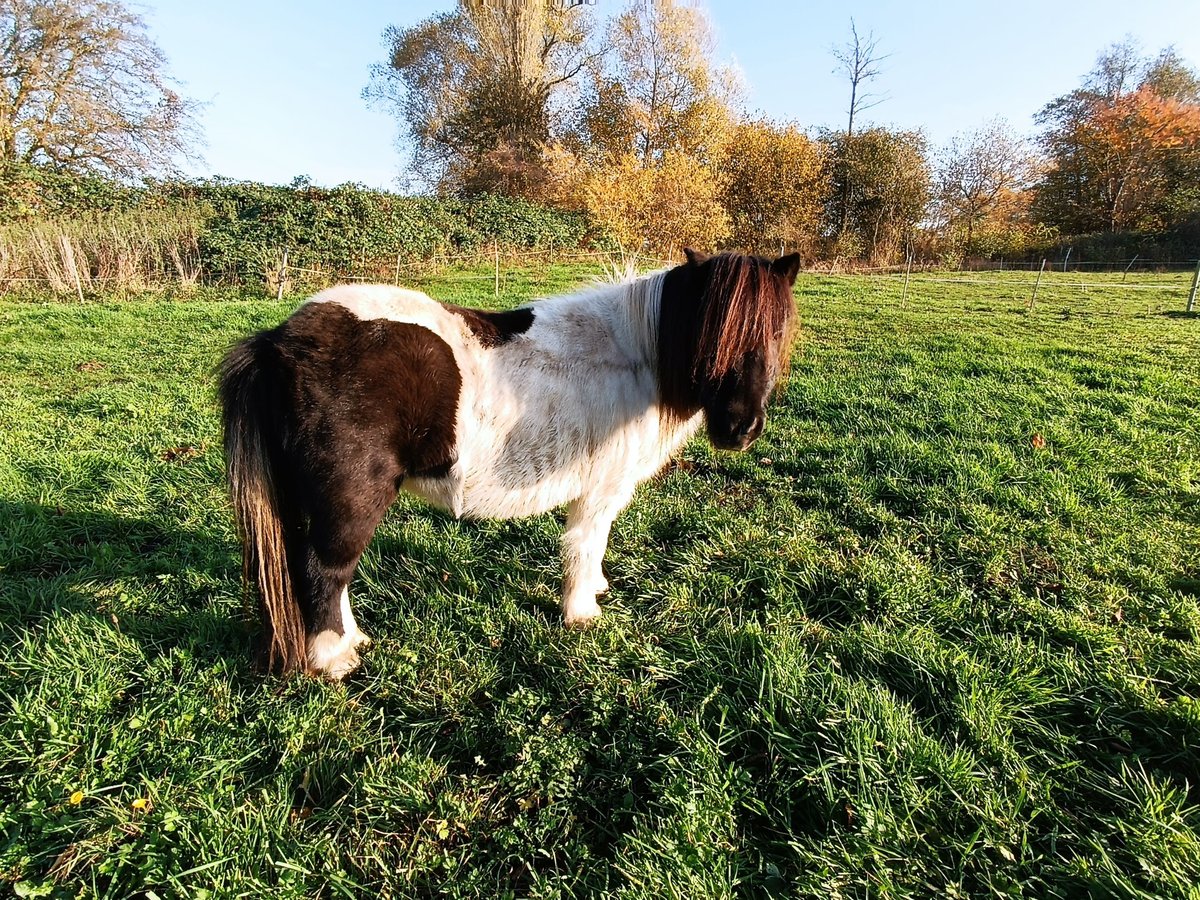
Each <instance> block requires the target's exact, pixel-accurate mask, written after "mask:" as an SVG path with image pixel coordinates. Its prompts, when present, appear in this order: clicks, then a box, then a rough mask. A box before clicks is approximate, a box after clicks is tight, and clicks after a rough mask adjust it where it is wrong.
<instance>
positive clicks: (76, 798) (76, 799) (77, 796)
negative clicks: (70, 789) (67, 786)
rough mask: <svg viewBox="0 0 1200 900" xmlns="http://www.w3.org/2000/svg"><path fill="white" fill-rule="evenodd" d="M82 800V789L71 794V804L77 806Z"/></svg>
mask: <svg viewBox="0 0 1200 900" xmlns="http://www.w3.org/2000/svg"><path fill="white" fill-rule="evenodd" d="M82 802H83V791H76V792H75V793H73V794H72V795H71V805H72V806H78V805H79V804H80V803H82Z"/></svg>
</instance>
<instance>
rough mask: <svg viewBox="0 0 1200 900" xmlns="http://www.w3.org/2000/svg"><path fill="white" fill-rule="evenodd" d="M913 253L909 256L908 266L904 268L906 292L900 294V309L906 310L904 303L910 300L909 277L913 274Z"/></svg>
mask: <svg viewBox="0 0 1200 900" xmlns="http://www.w3.org/2000/svg"><path fill="white" fill-rule="evenodd" d="M912 258H913V255H912V253H909V254H908V264H907V265H906V266H905V267H904V290H903V291H902V292H901V294H900V308H901V309H904V301H905V300H907V299H908V276H909V275H911V274H912Z"/></svg>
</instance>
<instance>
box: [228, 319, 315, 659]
mask: <svg viewBox="0 0 1200 900" xmlns="http://www.w3.org/2000/svg"><path fill="white" fill-rule="evenodd" d="M281 374H282V373H281V372H280V362H279V357H278V355H277V353H276V351H275V346H274V343H273V342H272V340H271V337H270V335H269V333H263V334H258V335H255V336H254V337H251V338H248V339H247V340H245V341H243V342H242V343H240V344H238V345H237V346H236V347H234V348H233V350H231V351H230V352H229V355H228V356H227V357H225V361H224V362H223V363H222V365H221V387H220V399H221V409H222V420H223V424H224V427H225V468H226V472H227V474H228V476H229V490H230V494H231V496H232V499H233V512H234V516H235V518H236V519H237V524H238V532H239V534H240V536H241V539H242V578H243V579H244V581H245V583H246V585H247V586H249V585H251V584H254V585H257V587H258V596H259V600H260V608H261V610H262V622H263V627H264V629H265V634H264V649H265V657H266V666H267V669H268V671H280V672H283V673H287V672H291V671H296V670H303V669H305V668H307V654H306V645H305V628H304V617H303V615H302V614H301V610H300V603H299V601H298V599H297V596H296V586H295V583H294V581H293V579H292V576H291V574H290V572H289V567H288V556H289V554H288V549H289V548H288V546H287V544H288V535H289V533H290V534H292V535H297V534H299V532H300V523H299V522H297V521H294V520H295V519H296V517H297V514H296V512H295V510H294V508H293V507H292V505H291V504H290V503H288V502H287V501H286V499H285V497H286V494H287V492H286V489H285V486H284V484H283V481H284V480H285V478H286V470H285V450H284V443H283V442H284V435H285V434H286V433H287V423H286V422H285V421H284V415H285V412H284V410H285V396H284V391H283V390H281V387H282V385H281Z"/></svg>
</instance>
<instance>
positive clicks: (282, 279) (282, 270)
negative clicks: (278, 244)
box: [275, 247, 288, 301]
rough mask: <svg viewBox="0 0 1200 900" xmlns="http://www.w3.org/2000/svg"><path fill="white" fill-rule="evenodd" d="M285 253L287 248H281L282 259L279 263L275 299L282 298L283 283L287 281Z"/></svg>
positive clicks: (280, 299) (279, 299)
mask: <svg viewBox="0 0 1200 900" xmlns="http://www.w3.org/2000/svg"><path fill="white" fill-rule="evenodd" d="M287 253H288V248H287V247H284V248H283V260H282V261H281V262H280V263H279V289H278V290H277V291H276V292H275V299H276V300H278V301H282V300H283V283H284V282H285V281H287Z"/></svg>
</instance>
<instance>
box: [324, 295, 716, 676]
mask: <svg viewBox="0 0 1200 900" xmlns="http://www.w3.org/2000/svg"><path fill="white" fill-rule="evenodd" d="M662 278H663V274H662V273H658V274H655V275H651V276H647V277H645V278H641V279H638V280H635V281H629V282H625V283H622V284H615V285H603V286H599V287H595V288H591V289H588V290H584V291H581V292H579V293H576V294H571V295H567V296H563V297H556V298H553V299H550V300H543V301H539V302H536V303H534V304H532V306H531V309H532V310H533V312H534V318H533V324H532V325H531V326H530V327H529V329H528V330H527V331H525V332H523V333H521V334H517V335H515V336H512V337H511V338H510V339H509V340H507V341H506V342H504V343H502V344H500V345H499V346H495V347H486V346H484V345H482V344H481V343H480V341H479V339H478V338H477V337H476V336H475V334H474V333H472V331H471V330H470V328H469V327H468V325H467V323H466V321H465V320H464V319H463V317H462V316H460V315H458V314H456V313H454V312H451V311H449V310H447V309H446V308H445V307H443V306H442V305H441V304H440V303H438V302H437V301H435V300H433V299H431V298H430V297H427V296H426V295H425V294H422V293H419V292H417V291H411V290H404V289H401V288H395V287H390V286H386V285H348V286H342V287H335V288H330V289H329V290H325V291H322V292H321V293H319V294H317V295H315V296H314V297H312V298H311V300H310V301H309V302H312V303H337V304H340V305H341V306H343V307H345V308H346V309H347V310H349V311H350V312H352V313H353V314H354V315H355V316H357V317H358V318H360V319H364V320H370V319H390V320H392V321H396V322H406V323H410V324H413V325H420V326H422V327H424V328H428V329H429V330H430V331H432V332H433V333H434V334H436V335H437V336H438V337H440V338H441V339H442V340H444V341H445V342H446V343H447V344H448V345H449V347H450V349H451V351H452V352H453V354H454V359H455V362H456V363H457V365H458V368H459V372H460V374H461V376H462V387H461V392H460V395H459V403H458V416H457V421H456V426H455V431H456V443H457V446H456V451H457V460H456V462H455V463H454V465H453V466H452V467H451V468H450V471H449V472H448V473H447V474H446V475H445V476H443V477H438V478H416V477H410V478H407V479H405V481H404V483H403V489H404V490H406V491H408V492H410V493H413V494H416V495H417V496H420V497H422V498H424V499H425V500H427V501H428V502H430V503H432V504H434V505H435V506H439V507H442V508H444V509H446V510H448V511H450V512H451V513H452V514H453V515H455V516H457V517H461V516H469V517H488V518H513V517H517V516H527V515H534V514H536V513H542V512H546V511H547V510H550V509H553V508H555V507H557V506H561V505H562V504H564V503H570V504H571V507H570V510H569V512H568V519H567V528H566V531H565V532H564V534H563V562H564V570H565V571H564V578H563V616H564V619H565V621H566V623H567V624H568V625H583V624H586V623H588V622H590V621H592V620H594V619H595V618H596V617H597V616H598V615H599V614H600V607H599V605H598V604H597V602H596V595H597V594H598V593H601V592H603V591H604V590H606V589H607V587H608V582H607V581H606V580H605V578H604V573H603V571H602V568H601V562H602V560H603V558H604V552H605V549H606V547H607V544H608V533H609V529H610V527H611V526H612V523H613V520H614V519H615V518H616V516H617V514H618V513H619V512H620V511H621V510H622V509H624V508H625V506H626V505H627V504H628V503H629V501H630V499H631V498H632V497H633V493H634V490H635V489H636V488H637V485H638V484H639V483H640V482H642V481H644V480H645V479H646V478H648V477H650V476H651V475H654V474H655V473H656V472H658V471H659V470H660V469H661V468H662V466H663V465H664V463H666V461H667V459H668V457H669V456H670V454H671V453H672V452H673V451H675V450H676V449H677V448H678V447H679V446H680V445H681V444H683V442H684V441H686V440H687V439H688V438H689V437H690V436H691V435H692V434H694V433H695V432H696V430H697V429H698V428H699V426H700V424H701V423H702V422H703V414H702V413H697V414H696V415H694V416H693V417H692V418H691V419H689V420H687V421H683V422H681V421H679V420H678V419H676V418H675V417H673V416H671V415H669V414H667V413H666V412H665V410H664V409H663V408H662V407H661V406H660V405H659V397H658V383H657V378H656V365H657V352H658V351H657V340H658V333H657V332H658V318H659V307H660V303H661V296H662ZM342 610H343V611H342V621H343V623H344V624H345V625H346V632H345V635H344V636H342V637H340V638H339V637H338V636H336V635H333V633H332V632H323V633H322V634H320V635H317V636H316V637H315V638H313V639H312V640H311V641H310V644H309V659H310V662H311V663H312V664H313V666H314V668H320V669H322V670H325V671H327V672H329V673H330V674H331V675H333V670H334V669H340V668H341V667H342V666H344V665H345V664H346V663H347V662H348V660H349V657H350V656H351V655H352V656H353V657H354V664H357V653H355V652H354V646H355V643H354V637H353V636H354V635H356V634H361V632H359V631H358V628H357V625H355V624H353V623H354V618H353V615H352V614H351V613H350V609H349V600H348V598H346V596H345V595H343V601H342ZM326 634H329V635H331V636H332V638H338V640H337V641H334V640H332V638H330V639H326V637H325V636H326ZM364 637H365V636H364ZM352 667H353V666H351V668H352ZM333 677H340V676H336V675H334V676H333Z"/></svg>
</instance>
